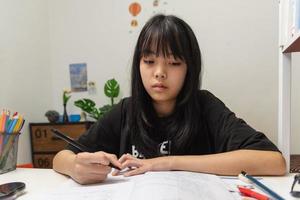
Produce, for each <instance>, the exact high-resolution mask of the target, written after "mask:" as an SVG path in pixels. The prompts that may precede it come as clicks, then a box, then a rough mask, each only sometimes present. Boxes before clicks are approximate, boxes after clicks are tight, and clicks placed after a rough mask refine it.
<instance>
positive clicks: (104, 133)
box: [66, 100, 123, 155]
mask: <svg viewBox="0 0 300 200" xmlns="http://www.w3.org/2000/svg"><path fill="white" fill-rule="evenodd" d="M122 104H123V100H122V101H121V102H120V103H119V104H117V105H115V106H114V108H113V109H112V110H111V111H110V112H109V113H106V114H105V115H104V116H103V117H102V118H101V119H99V120H98V121H97V122H96V123H95V124H93V125H92V126H91V127H90V128H89V129H88V130H87V131H86V132H85V133H83V134H82V135H81V136H79V138H78V139H77V141H78V142H79V143H80V144H83V145H84V146H86V147H88V148H89V149H90V150H91V151H92V152H96V151H104V152H107V153H112V154H115V155H118V153H119V148H120V126H121V112H122ZM66 149H68V150H71V151H73V152H74V153H76V154H77V153H79V152H80V151H79V150H78V149H77V148H75V147H73V146H71V145H67V147H66Z"/></svg>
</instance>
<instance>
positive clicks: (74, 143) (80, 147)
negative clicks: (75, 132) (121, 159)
mask: <svg viewBox="0 0 300 200" xmlns="http://www.w3.org/2000/svg"><path fill="white" fill-rule="evenodd" d="M51 131H52V132H53V133H54V134H55V135H56V136H57V137H59V138H60V139H62V140H64V141H66V142H67V143H68V144H70V145H72V146H73V147H75V148H77V149H78V150H80V151H81V152H92V151H91V150H90V149H89V148H87V147H86V146H84V145H82V144H80V143H79V142H77V141H75V140H73V139H72V138H70V137H68V136H67V135H65V134H63V133H62V132H60V131H59V130H57V129H54V128H52V129H51ZM108 166H110V167H112V168H115V169H118V170H121V169H120V168H119V167H118V166H115V165H114V164H112V163H109V165H108Z"/></svg>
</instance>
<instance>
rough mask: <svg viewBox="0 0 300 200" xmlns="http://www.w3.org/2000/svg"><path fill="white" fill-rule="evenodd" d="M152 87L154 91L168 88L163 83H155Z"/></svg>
mask: <svg viewBox="0 0 300 200" xmlns="http://www.w3.org/2000/svg"><path fill="white" fill-rule="evenodd" d="M152 88H153V90H154V91H157V92H163V91H165V90H166V89H167V87H166V86H164V85H163V84H154V85H153V86H152Z"/></svg>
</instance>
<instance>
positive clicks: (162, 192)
mask: <svg viewBox="0 0 300 200" xmlns="http://www.w3.org/2000/svg"><path fill="white" fill-rule="evenodd" d="M36 199H51V200H52V199H72V200H77V199H78V200H79V199H80V200H81V199H84V200H87V199H88V200H184V199H187V200H200V199H201V200H206V199H207V200H208V199H209V200H214V199H222V200H227V199H228V200H230V199H236V198H235V197H234V194H233V193H230V192H229V191H228V189H227V187H226V185H225V183H224V182H223V181H222V180H221V179H220V178H219V177H218V176H215V175H209V174H202V173H193V172H181V171H178V172H175V171H172V172H148V173H146V174H143V175H138V176H132V177H128V178H127V177H126V178H125V177H123V176H117V177H112V176H109V177H108V179H107V180H106V181H105V182H104V183H100V184H93V185H87V186H86V185H79V184H77V183H76V182H74V181H73V180H71V179H70V180H68V181H67V182H65V183H63V184H62V185H60V186H58V188H56V189H55V190H49V192H48V193H43V194H42V196H41V195H37V196H36Z"/></svg>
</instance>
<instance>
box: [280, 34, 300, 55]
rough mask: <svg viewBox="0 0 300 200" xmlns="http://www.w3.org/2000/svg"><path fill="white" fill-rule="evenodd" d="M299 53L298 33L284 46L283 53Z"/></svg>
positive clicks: (299, 41)
mask: <svg viewBox="0 0 300 200" xmlns="http://www.w3.org/2000/svg"><path fill="white" fill-rule="evenodd" d="M292 52H300V32H298V33H297V34H296V35H294V37H293V38H291V40H290V41H289V42H288V44H287V45H286V46H284V49H283V53H292Z"/></svg>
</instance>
